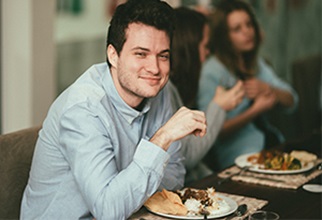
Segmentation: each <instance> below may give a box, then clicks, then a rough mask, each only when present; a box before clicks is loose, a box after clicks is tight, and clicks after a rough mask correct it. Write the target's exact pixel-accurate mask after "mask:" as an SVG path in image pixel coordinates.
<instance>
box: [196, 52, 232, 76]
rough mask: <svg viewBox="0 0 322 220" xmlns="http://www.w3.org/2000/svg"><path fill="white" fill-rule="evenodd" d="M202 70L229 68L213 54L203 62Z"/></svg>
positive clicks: (220, 70) (211, 70)
mask: <svg viewBox="0 0 322 220" xmlns="http://www.w3.org/2000/svg"><path fill="white" fill-rule="evenodd" d="M202 72H203V73H206V72H228V69H227V68H226V67H225V66H224V64H223V63H222V62H221V61H220V60H219V59H218V58H217V57H216V56H214V55H211V56H209V57H208V58H207V60H206V61H205V63H204V64H203V66H202Z"/></svg>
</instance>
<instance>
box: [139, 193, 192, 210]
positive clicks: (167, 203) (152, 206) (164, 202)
mask: <svg viewBox="0 0 322 220" xmlns="http://www.w3.org/2000/svg"><path fill="white" fill-rule="evenodd" d="M144 206H145V207H147V208H148V209H149V210H151V211H153V212H157V213H164V214H171V215H186V214H187V212H188V210H187V208H186V207H185V206H184V205H183V203H182V201H181V199H180V197H179V196H178V195H177V194H176V193H173V192H170V191H167V190H165V189H163V190H162V191H161V192H156V193H155V194H153V196H151V197H150V198H149V199H148V200H147V201H146V202H145V203H144Z"/></svg>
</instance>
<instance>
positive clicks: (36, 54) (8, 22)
mask: <svg viewBox="0 0 322 220" xmlns="http://www.w3.org/2000/svg"><path fill="white" fill-rule="evenodd" d="M54 16H55V0H46V1H43V0H1V29H2V30H1V34H2V35H1V53H2V54H1V59H2V60H1V64H2V65H1V77H2V80H1V83H2V85H1V89H2V91H1V101H2V103H1V106H2V111H1V113H2V115H1V117H2V121H1V122H2V125H1V128H2V133H7V132H11V131H15V130H19V129H23V128H27V127H30V126H34V125H40V124H41V123H42V121H43V119H44V118H45V115H46V113H47V111H48V108H49V106H50V104H51V103H52V101H53V99H54V97H55V70H54V62H55V61H54V60H55V57H54V40H53V29H54V28H53V27H54Z"/></svg>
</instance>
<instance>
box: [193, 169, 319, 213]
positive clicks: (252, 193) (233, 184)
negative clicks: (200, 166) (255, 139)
mask: <svg viewBox="0 0 322 220" xmlns="http://www.w3.org/2000/svg"><path fill="white" fill-rule="evenodd" d="M218 180H219V178H218V177H217V174H216V173H215V174H213V175H211V176H209V177H206V178H204V179H202V180H199V181H197V182H195V183H193V184H191V185H189V186H190V187H194V188H198V189H206V188H207V187H215V189H216V191H218V192H224V193H230V194H236V195H243V196H249V197H254V198H257V199H263V200H267V201H268V204H267V205H266V206H264V207H263V208H262V209H263V210H269V211H274V212H276V213H278V214H279V215H280V218H281V219H322V208H321V207H322V193H312V192H308V191H305V190H304V189H303V188H302V187H300V188H298V189H296V190H294V189H280V188H272V187H268V186H261V185H255V184H250V183H243V182H237V181H233V180H228V181H226V182H224V183H222V184H220V185H219V184H218ZM309 183H319V184H321V183H322V175H320V176H318V177H317V178H315V179H313V180H311V181H310V182H309Z"/></svg>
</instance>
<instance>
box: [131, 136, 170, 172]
mask: <svg viewBox="0 0 322 220" xmlns="http://www.w3.org/2000/svg"><path fill="white" fill-rule="evenodd" d="M133 159H134V161H135V162H137V163H139V164H140V165H142V166H143V167H147V168H148V169H151V170H153V171H154V172H157V173H158V174H160V175H161V176H162V175H163V173H164V169H165V168H166V166H167V164H168V162H169V159H170V155H169V154H168V153H167V152H166V151H164V150H163V149H162V148H161V147H159V146H157V145H155V144H153V143H151V142H150V141H147V140H145V139H142V140H141V141H140V143H139V145H138V147H137V149H136V152H135V154H134V158H133Z"/></svg>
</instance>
